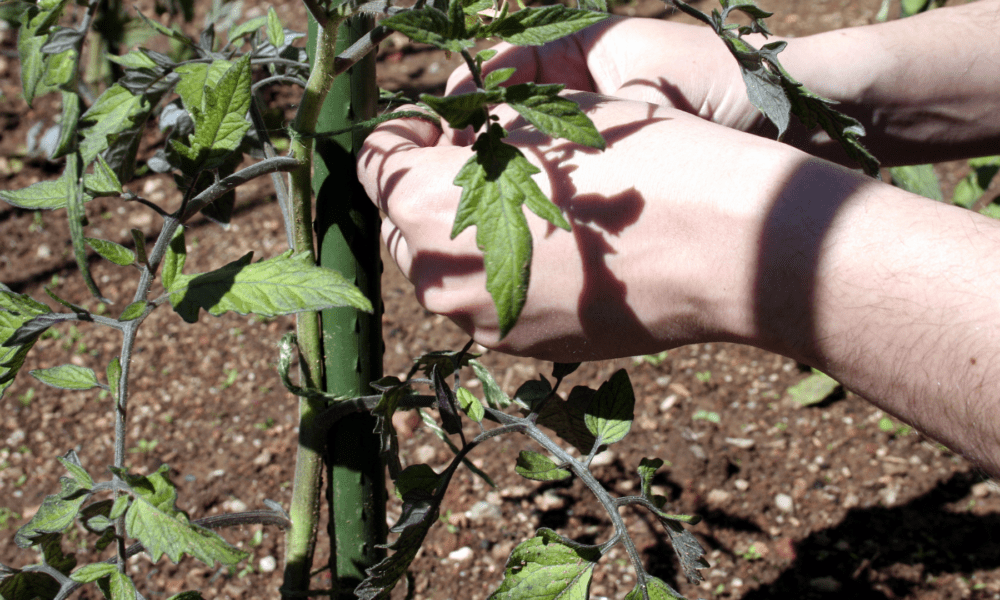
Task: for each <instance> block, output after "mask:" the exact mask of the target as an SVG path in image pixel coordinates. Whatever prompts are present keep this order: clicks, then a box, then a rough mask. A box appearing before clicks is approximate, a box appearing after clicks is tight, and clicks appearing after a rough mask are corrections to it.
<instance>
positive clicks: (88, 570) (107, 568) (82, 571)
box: [69, 563, 118, 583]
mask: <svg viewBox="0 0 1000 600" xmlns="http://www.w3.org/2000/svg"><path fill="white" fill-rule="evenodd" d="M117 571H118V567H117V566H116V565H112V564H109V563H93V564H89V565H85V566H83V567H80V568H79V569H77V570H76V571H74V572H73V574H72V575H70V576H69V577H70V579H72V580H73V581H76V582H78V583H91V582H94V581H97V580H98V579H100V578H102V577H108V576H109V575H111V574H112V573H115V572H117Z"/></svg>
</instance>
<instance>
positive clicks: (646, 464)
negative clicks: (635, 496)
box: [639, 458, 663, 498]
mask: <svg viewBox="0 0 1000 600" xmlns="http://www.w3.org/2000/svg"><path fill="white" fill-rule="evenodd" d="M662 466H663V459H660V458H643V459H642V460H641V461H639V483H640V486H641V489H642V495H643V496H644V497H646V498H650V497H652V495H653V492H652V486H653V476H655V475H656V470H657V469H659V468H660V467H662Z"/></svg>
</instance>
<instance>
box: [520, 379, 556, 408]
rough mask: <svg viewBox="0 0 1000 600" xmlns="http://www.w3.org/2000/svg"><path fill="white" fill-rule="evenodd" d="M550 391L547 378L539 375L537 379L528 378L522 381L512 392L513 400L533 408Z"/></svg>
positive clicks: (550, 387) (546, 396) (547, 395)
mask: <svg viewBox="0 0 1000 600" xmlns="http://www.w3.org/2000/svg"><path fill="white" fill-rule="evenodd" d="M551 393H552V384H551V383H549V380H548V379H545V377H543V376H541V375H539V379H529V380H528V381H525V382H524V383H522V384H521V385H520V386H519V387H518V388H517V391H516V392H514V401H515V402H517V403H518V404H520V405H522V406H524V407H526V408H528V409H530V410H534V409H535V406H537V405H538V403H539V402H541V401H542V400H545V399H546V398H548V397H549V395H550V394H551Z"/></svg>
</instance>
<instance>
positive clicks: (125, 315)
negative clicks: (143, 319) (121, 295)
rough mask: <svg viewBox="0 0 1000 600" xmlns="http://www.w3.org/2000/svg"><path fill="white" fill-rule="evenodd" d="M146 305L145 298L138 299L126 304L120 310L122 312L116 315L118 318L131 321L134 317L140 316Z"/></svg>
mask: <svg viewBox="0 0 1000 600" xmlns="http://www.w3.org/2000/svg"><path fill="white" fill-rule="evenodd" d="M147 306H149V302H146V301H145V300H139V301H138V302H133V303H132V304H129V305H128V306H126V307H125V309H124V310H122V314H121V315H119V316H118V320H119V321H132V320H134V319H138V318H139V317H140V316H142V313H143V312H144V311H145V310H146V307H147Z"/></svg>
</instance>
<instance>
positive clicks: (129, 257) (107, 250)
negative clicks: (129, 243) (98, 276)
mask: <svg viewBox="0 0 1000 600" xmlns="http://www.w3.org/2000/svg"><path fill="white" fill-rule="evenodd" d="M83 239H84V240H86V241H87V245H88V246H90V247H91V248H93V249H94V251H95V252H97V253H98V254H100V255H101V257H102V258H104V259H106V260H108V261H111V262H113V263H115V264H116V265H120V266H122V267H127V266H129V265H131V264H132V263H134V262H135V254H133V253H132V251H131V250H129V249H128V248H126V247H125V246H122V245H121V244H117V243H115V242H111V241H108V240H99V239H96V238H88V237H85V238H83Z"/></svg>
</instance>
